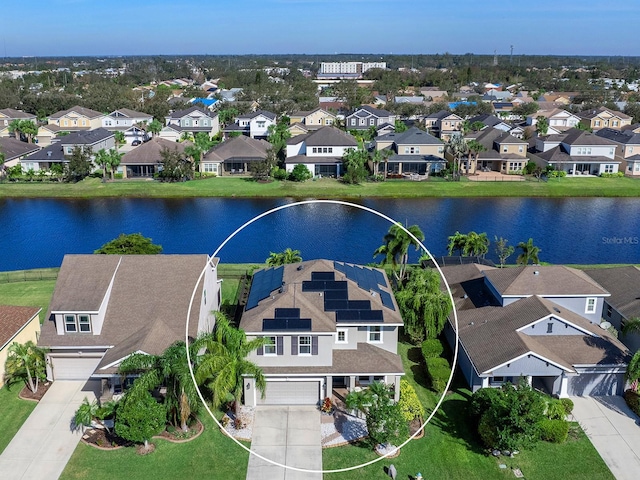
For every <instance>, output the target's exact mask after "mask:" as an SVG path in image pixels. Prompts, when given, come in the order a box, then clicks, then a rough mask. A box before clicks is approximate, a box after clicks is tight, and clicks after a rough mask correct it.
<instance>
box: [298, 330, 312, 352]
mask: <svg viewBox="0 0 640 480" xmlns="http://www.w3.org/2000/svg"><path fill="white" fill-rule="evenodd" d="M303 339H305V340H307V339H308V341H309V343H307V342H306V341H305V342H304V343H303V342H302V340H303ZM303 347H305V350H306V349H307V347H308V348H309V351H308V352H306V351H303V350H302V348H303ZM298 355H301V356H309V357H310V356H311V335H301V336H299V337H298Z"/></svg>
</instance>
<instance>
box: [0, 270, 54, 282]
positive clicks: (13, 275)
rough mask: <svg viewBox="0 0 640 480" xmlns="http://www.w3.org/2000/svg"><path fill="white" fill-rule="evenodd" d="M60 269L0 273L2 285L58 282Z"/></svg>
mask: <svg viewBox="0 0 640 480" xmlns="http://www.w3.org/2000/svg"><path fill="white" fill-rule="evenodd" d="M58 270H59V269H58V268H40V269H36V270H15V271H12V272H0V283H13V282H32V281H37V280H56V279H57V278H58Z"/></svg>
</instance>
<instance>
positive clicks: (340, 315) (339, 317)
mask: <svg viewBox="0 0 640 480" xmlns="http://www.w3.org/2000/svg"><path fill="white" fill-rule="evenodd" d="M359 320H360V312H359V311H358V310H338V311H337V312H336V322H356V321H359Z"/></svg>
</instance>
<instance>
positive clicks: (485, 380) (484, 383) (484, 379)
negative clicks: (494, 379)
mask: <svg viewBox="0 0 640 480" xmlns="http://www.w3.org/2000/svg"><path fill="white" fill-rule="evenodd" d="M488 386H489V377H482V388H487V387H488Z"/></svg>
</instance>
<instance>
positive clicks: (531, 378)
mask: <svg viewBox="0 0 640 480" xmlns="http://www.w3.org/2000/svg"><path fill="white" fill-rule="evenodd" d="M525 379H526V380H527V385H529V386H531V384H532V382H533V377H532V376H531V375H527V376H526V377H525Z"/></svg>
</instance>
